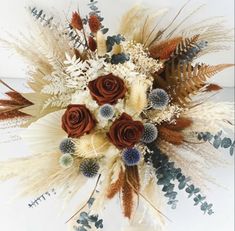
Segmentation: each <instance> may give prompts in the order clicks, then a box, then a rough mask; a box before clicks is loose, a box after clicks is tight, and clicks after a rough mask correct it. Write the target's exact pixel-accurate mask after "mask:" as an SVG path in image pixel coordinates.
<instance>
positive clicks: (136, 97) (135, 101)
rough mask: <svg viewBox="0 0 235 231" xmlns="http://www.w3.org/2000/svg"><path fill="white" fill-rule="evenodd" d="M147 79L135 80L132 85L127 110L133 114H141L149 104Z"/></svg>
mask: <svg viewBox="0 0 235 231" xmlns="http://www.w3.org/2000/svg"><path fill="white" fill-rule="evenodd" d="M149 86H150V85H149V84H148V82H147V80H135V81H134V82H133V83H132V84H131V87H130V95H129V98H128V100H127V102H126V111H127V112H128V113H129V114H131V115H139V114H140V113H141V112H142V111H143V110H144V108H145V107H147V105H148V100H147V90H148V88H149Z"/></svg>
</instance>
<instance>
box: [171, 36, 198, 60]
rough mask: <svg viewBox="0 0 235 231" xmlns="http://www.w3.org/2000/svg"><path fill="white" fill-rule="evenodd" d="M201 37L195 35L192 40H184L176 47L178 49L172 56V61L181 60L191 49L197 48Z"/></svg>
mask: <svg viewBox="0 0 235 231" xmlns="http://www.w3.org/2000/svg"><path fill="white" fill-rule="evenodd" d="M199 36H200V35H194V36H192V37H191V38H183V39H182V40H181V42H180V43H179V44H178V45H177V46H176V49H175V50H174V52H173V53H172V55H171V59H172V60H173V61H175V60H176V59H178V60H180V59H181V58H182V57H183V56H185V55H186V54H187V52H188V51H189V49H191V48H192V47H195V46H196V45H197V44H196V42H197V41H198V38H199Z"/></svg>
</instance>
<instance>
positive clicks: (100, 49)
mask: <svg viewBox="0 0 235 231" xmlns="http://www.w3.org/2000/svg"><path fill="white" fill-rule="evenodd" d="M96 43H97V53H98V55H99V56H104V55H105V54H106V53H107V46H106V38H105V35H104V34H103V33H102V31H98V32H97V34H96Z"/></svg>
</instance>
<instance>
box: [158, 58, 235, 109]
mask: <svg viewBox="0 0 235 231" xmlns="http://www.w3.org/2000/svg"><path fill="white" fill-rule="evenodd" d="M232 66H234V65H233V64H219V65H215V66H210V65H207V64H196V65H195V66H194V67H193V66H192V65H191V64H190V63H189V64H183V65H181V64H178V65H176V66H175V65H174V63H171V65H170V66H168V65H166V70H165V73H164V74H165V76H164V78H162V77H157V78H155V81H156V83H155V84H156V85H159V86H161V87H162V88H163V89H166V90H167V91H168V93H169V94H170V95H171V97H172V102H175V103H178V104H179V105H181V106H186V105H187V104H188V103H189V102H190V101H191V98H190V96H191V95H194V94H197V93H198V92H199V91H200V90H201V88H202V87H203V86H204V85H205V83H206V81H207V80H208V79H209V78H210V77H212V76H214V75H215V74H217V73H218V72H220V71H223V70H224V69H225V68H228V67H232Z"/></svg>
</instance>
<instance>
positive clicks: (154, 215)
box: [140, 177, 165, 228]
mask: <svg viewBox="0 0 235 231" xmlns="http://www.w3.org/2000/svg"><path fill="white" fill-rule="evenodd" d="M141 193H142V195H143V196H144V197H145V198H148V200H149V201H150V202H151V204H150V203H148V202H146V201H145V200H144V199H143V198H141V197H140V200H141V202H142V204H143V206H144V208H145V209H146V210H147V211H146V213H147V214H146V215H145V216H146V218H148V219H149V218H150V217H151V220H153V221H154V223H155V225H159V226H160V227H161V228H163V226H164V225H165V220H164V218H163V217H162V214H160V213H159V212H158V211H157V210H156V209H154V208H153V206H154V207H155V208H158V209H159V210H160V211H163V200H162V197H161V190H160V187H159V186H158V185H157V182H156V178H155V177H151V179H150V181H149V182H148V184H147V185H146V186H145V187H144V188H143V189H142V190H141ZM152 205H153V206H152Z"/></svg>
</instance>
